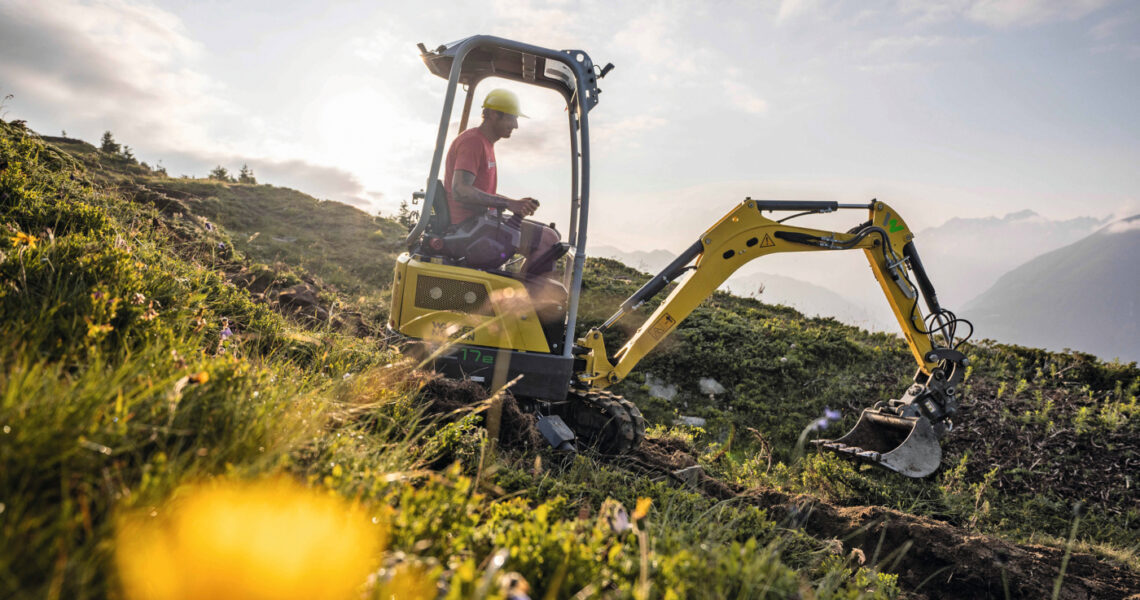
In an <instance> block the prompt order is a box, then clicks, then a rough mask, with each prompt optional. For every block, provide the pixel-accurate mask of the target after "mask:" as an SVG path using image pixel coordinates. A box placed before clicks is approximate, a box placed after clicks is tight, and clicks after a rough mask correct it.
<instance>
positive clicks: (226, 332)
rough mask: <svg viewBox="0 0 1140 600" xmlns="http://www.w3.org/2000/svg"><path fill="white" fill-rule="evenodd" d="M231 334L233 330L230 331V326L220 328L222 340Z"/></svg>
mask: <svg viewBox="0 0 1140 600" xmlns="http://www.w3.org/2000/svg"><path fill="white" fill-rule="evenodd" d="M233 334H234V332H232V331H230V328H229V327H228V326H227V327H226V328H224V329H222V333H221V337H222V341H225V340H227V339H229V338H230V336H232V335H233Z"/></svg>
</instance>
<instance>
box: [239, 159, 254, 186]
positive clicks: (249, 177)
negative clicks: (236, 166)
mask: <svg viewBox="0 0 1140 600" xmlns="http://www.w3.org/2000/svg"><path fill="white" fill-rule="evenodd" d="M238 183H249V184H256V183H257V178H256V177H254V176H253V169H250V168H249V165H245V164H243V165H242V166H241V171H240V172H238Z"/></svg>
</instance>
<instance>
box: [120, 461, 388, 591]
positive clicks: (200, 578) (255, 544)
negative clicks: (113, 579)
mask: <svg viewBox="0 0 1140 600" xmlns="http://www.w3.org/2000/svg"><path fill="white" fill-rule="evenodd" d="M150 515H155V516H150ZM383 536H384V531H383V530H381V529H379V528H378V527H376V526H375V525H371V524H370V523H369V520H368V518H367V516H366V514H365V512H364V511H363V509H362V508H361V507H359V506H357V505H354V504H351V505H350V504H348V503H347V502H345V501H344V500H342V499H341V498H339V497H337V496H332V495H329V494H327V493H319V492H317V491H314V490H311V489H308V488H305V487H303V486H301V485H300V484H298V483H296V482H294V481H293V480H291V479H287V478H284V477H281V478H277V479H270V480H264V481H260V482H254V483H237V482H224V483H213V484H204V485H200V486H196V487H190V488H187V489H183V490H180V491H179V492H177V493H176V494H175V497H174V498H172V499H171V500H170V501H169V502H168V503H167V504H166V506H164V507H163V508H161V509H159V510H158V512H157V514H156V513H155V512H151V513H149V514H147V513H141V514H133V515H128V516H125V517H121V518H119V519H118V521H117V523H116V531H115V542H116V551H115V562H116V565H117V566H118V570H119V575H120V579H121V581H122V585H123V590H124V595H125V597H126V598H127V599H128V600H191V599H205V598H210V599H215V600H228V599H234V600H237V599H242V600H262V599H264V600H292V599H297V600H302V599H305V600H311V599H317V600H323V599H329V600H343V599H347V598H354V597H358V596H359V591H360V588H361V586H362V585H363V584H364V583H365V581H366V580H367V578H368V575H369V573H370V571H371V570H372V568H373V566H374V565H375V564H376V562H377V558H378V554H379V552H380V550H381V549H382V546H383V543H382V541H381V540H382V538H383Z"/></svg>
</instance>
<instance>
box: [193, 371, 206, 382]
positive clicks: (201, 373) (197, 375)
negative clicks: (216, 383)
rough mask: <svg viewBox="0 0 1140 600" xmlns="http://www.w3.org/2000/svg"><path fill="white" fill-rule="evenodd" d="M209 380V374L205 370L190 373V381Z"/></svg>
mask: <svg viewBox="0 0 1140 600" xmlns="http://www.w3.org/2000/svg"><path fill="white" fill-rule="evenodd" d="M209 380H210V374H209V373H207V372H206V371H198V372H197V373H193V374H191V375H190V383H206V382H207V381H209Z"/></svg>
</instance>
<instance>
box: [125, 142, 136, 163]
mask: <svg viewBox="0 0 1140 600" xmlns="http://www.w3.org/2000/svg"><path fill="white" fill-rule="evenodd" d="M123 158H125V159H127V160H129V161H132V162H133V161H134V160H135V152H134V150H131V147H130V146H123Z"/></svg>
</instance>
